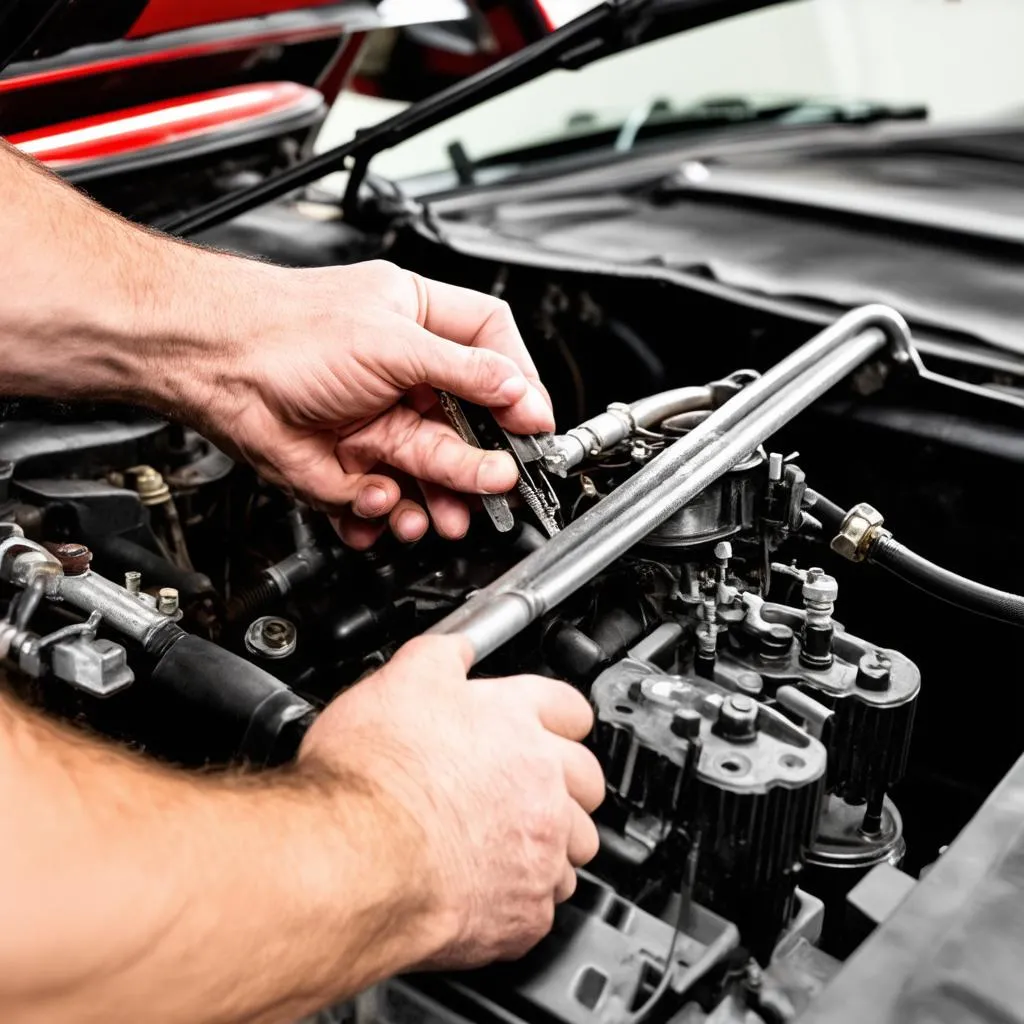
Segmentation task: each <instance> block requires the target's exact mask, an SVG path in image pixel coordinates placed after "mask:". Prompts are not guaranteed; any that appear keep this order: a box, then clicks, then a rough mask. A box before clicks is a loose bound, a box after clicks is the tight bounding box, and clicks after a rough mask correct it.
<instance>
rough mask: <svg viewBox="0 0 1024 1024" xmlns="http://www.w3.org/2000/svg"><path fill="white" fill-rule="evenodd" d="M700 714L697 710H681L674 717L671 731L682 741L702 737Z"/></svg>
mask: <svg viewBox="0 0 1024 1024" xmlns="http://www.w3.org/2000/svg"><path fill="white" fill-rule="evenodd" d="M700 723H701V715H700V712H699V711H697V710H696V709H695V708H680V709H679V710H678V711H676V713H675V714H674V715H673V716H672V725H671V729H672V732H673V734H674V735H676V736H678V737H679V738H680V739H684V740H692V739H696V738H697V737H698V736H699V735H700Z"/></svg>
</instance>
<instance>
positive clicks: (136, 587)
mask: <svg viewBox="0 0 1024 1024" xmlns="http://www.w3.org/2000/svg"><path fill="white" fill-rule="evenodd" d="M124 589H125V590H127V591H128V593H129V594H138V593H139V591H141V590H142V573H141V572H134V571H132V572H126V573H125V574H124Z"/></svg>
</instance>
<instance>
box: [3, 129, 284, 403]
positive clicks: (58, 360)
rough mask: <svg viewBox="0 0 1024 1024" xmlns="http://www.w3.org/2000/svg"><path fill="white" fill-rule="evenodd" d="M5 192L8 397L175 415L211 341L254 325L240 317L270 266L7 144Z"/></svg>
mask: <svg viewBox="0 0 1024 1024" xmlns="http://www.w3.org/2000/svg"><path fill="white" fill-rule="evenodd" d="M0 194H2V199H0V234H2V237H3V238H4V239H5V241H6V248H5V253H4V260H3V270H2V272H0V282H2V287H0V359H2V361H3V365H4V373H3V375H2V376H0V393H2V394H8V395H22V396H44V397H53V398H96V399H109V398H117V399H119V400H122V401H134V402H137V403H139V404H143V405H149V406H154V407H156V408H158V409H160V410H161V411H168V410H169V409H170V408H171V407H172V406H174V405H176V404H177V403H178V402H179V400H180V399H181V397H182V396H181V395H180V394H179V392H180V391H181V388H182V386H183V385H182V382H183V381H188V382H189V383H188V386H189V388H190V389H191V388H198V387H199V386H200V382H201V381H200V378H201V376H202V375H199V374H196V373H194V372H191V368H192V367H194V366H195V364H196V363H197V361H198V360H200V359H201V357H202V352H203V351H204V350H205V349H207V348H208V347H209V346H210V342H211V339H216V340H217V342H218V343H220V344H222V343H223V342H224V340H225V339H227V338H229V337H230V336H231V334H232V330H236V331H245V330H246V325H245V324H244V323H241V322H239V321H240V319H241V316H242V314H244V313H247V312H248V311H250V310H251V309H252V307H253V305H254V301H255V299H256V298H257V297H258V296H259V295H260V293H261V288H262V275H265V274H267V273H269V272H271V268H269V267H265V266H263V265H261V264H259V263H256V262H253V261H249V260H242V259H239V258H236V257H232V256H229V255H226V254H223V253H218V252H214V251H210V250H206V249H202V248H199V247H196V246H192V245H187V244H184V243H181V242H177V241H174V240H171V239H168V238H166V237H164V236H160V235H157V234H155V233H153V232H150V231H147V230H144V229H142V228H139V227H137V226H135V225H133V224H130V223H129V222H128V221H125V220H124V219H122V218H120V217H118V216H116V215H114V214H112V213H110V212H109V211H107V210H105V209H103V208H102V207H101V206H99V205H98V204H96V203H94V202H92V201H91V200H89V199H88V198H87V197H86V196H84V195H82V194H81V193H80V192H78V191H77V190H75V189H73V188H71V187H70V186H69V185H67V184H66V183H65V182H63V181H62V180H61V179H60V178H58V177H57V176H56V175H54V174H51V173H50V172H48V171H47V170H45V169H44V168H43V167H42V166H40V165H38V164H36V163H34V162H33V161H31V160H30V159H29V158H27V157H25V156H22V155H21V154H18V153H16V152H15V151H14V150H13V149H11V147H9V146H7V145H6V144H5V143H3V142H2V141H0ZM224 261H231V263H232V264H233V265H234V267H235V268H236V270H237V271H239V272H240V273H235V274H232V275H230V289H231V290H230V292H228V291H226V288H227V285H225V284H224V283H223V281H224V279H225V278H226V277H227V276H228V275H224V274H222V273H218V270H219V269H220V268H222V267H223V264H224ZM250 276H251V278H252V285H251V288H247V287H246V286H247V284H248V278H249V277H250ZM240 290H248V291H249V293H250V294H248V295H243V294H239V292H240ZM262 290H263V291H272V289H262ZM219 291H221V292H224V294H219V293H218V292H219ZM202 383H203V384H204V385H205V386H207V387H209V386H215V385H216V382H215V381H208V380H202ZM188 398H189V400H190V402H191V403H193V404H195V405H201V404H202V402H203V401H204V397H203V396H202V395H198V394H193V393H190V394H189V396H188Z"/></svg>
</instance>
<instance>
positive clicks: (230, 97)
mask: <svg viewBox="0 0 1024 1024" xmlns="http://www.w3.org/2000/svg"><path fill="white" fill-rule="evenodd" d="M323 106H324V101H323V97H322V96H321V95H320V93H319V92H317V90H316V89H311V88H309V87H308V86H304V85H297V84H296V83H294V82H260V83H257V84H254V85H242V86H237V87H235V88H232V89H220V90H217V91H215V92H209V93H202V94H200V95H197V96H185V97H182V98H181V99H178V100H175V101H166V102H162V103H151V104H148V105H145V106H141V107H133V108H131V109H129V110H124V111H120V112H119V113H117V114H115V115H111V114H101V115H98V116H95V117H86V118H81V119H80V120H77V121H69V122H67V123H65V124H60V125H54V126H53V127H52V128H40V129H37V130H36V131H32V132H24V133H22V134H20V135H12V136H11V137H10V139H9V140H8V141H9V142H11V143H12V144H13V145H15V146H17V147H18V148H19V149H21V150H22V151H23V152H26V153H30V154H31V155H32V156H34V157H36V159H38V160H41V161H42V162H43V163H46V164H48V165H49V166H51V167H54V168H57V169H61V170H63V169H67V168H72V167H77V166H80V165H82V164H96V163H101V162H104V161H110V160H112V159H115V158H123V157H126V156H139V155H142V154H145V153H153V152H155V151H157V150H160V149H165V148H166V147H168V146H171V145H174V144H176V143H181V142H185V141H188V140H192V139H195V138H196V137H198V136H202V137H203V138H206V139H210V138H213V137H216V135H217V134H218V133H219V134H221V135H223V134H226V133H227V132H235V131H238V130H241V129H252V128H254V127H256V126H258V125H261V124H262V125H267V126H276V125H279V124H280V123H281V122H282V119H283V118H284V117H288V118H293V117H302V116H307V117H312V116H314V115H316V114H318V113H320V112H321V111H322V109H323Z"/></svg>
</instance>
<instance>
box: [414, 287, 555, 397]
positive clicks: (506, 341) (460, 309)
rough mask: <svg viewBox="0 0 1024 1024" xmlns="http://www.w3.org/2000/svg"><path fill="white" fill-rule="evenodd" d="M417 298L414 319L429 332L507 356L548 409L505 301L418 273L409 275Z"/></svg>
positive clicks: (534, 371) (524, 345) (528, 356)
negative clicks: (540, 396) (413, 283)
mask: <svg viewBox="0 0 1024 1024" xmlns="http://www.w3.org/2000/svg"><path fill="white" fill-rule="evenodd" d="M412 278H413V281H414V282H415V284H416V291H417V294H418V299H419V313H418V317H417V319H418V320H419V322H420V324H421V326H423V327H425V328H426V329H427V330H428V331H430V332H431V334H436V335H438V336H439V337H441V338H448V339H449V340H450V341H454V342H457V343H458V344H460V345H471V346H474V347H476V348H488V349H490V350H491V351H492V352H499V353H500V354H501V355H503V356H508V358H509V359H511V360H513V362H515V364H516V365H517V366H518V367H519V368H520V369H521V370H522V371H523V374H524V376H525V377H526V379H527V380H529V381H530V382H531V383H533V384H535V385H536V386H537V390H538V391H539V392H540V393H541V395H542V396H543V397H544V399H545V401H546V402H547V405H548V408H550V407H551V399H550V398H549V397H548V393H547V390H546V389H545V388H544V386H543V384H541V381H540V374H538V373H537V366H536V364H535V363H534V361H533V358H532V357H531V356H530V352H529V350H528V349H527V347H526V342H524V341H523V336H522V335H521V334H520V333H519V328H518V327H517V326H516V321H515V317H513V316H512V310H511V309H510V308H509V305H508V303H507V302H504V301H503V300H502V299H497V298H495V297H494V296H493V295H485V294H484V293H483V292H477V291H473V290H472V289H471V288H460V287H459V286H458V285H454V284H446V283H445V282H444V281H432V280H431V279H430V278H427V277H420V276H419V274H413V275H412Z"/></svg>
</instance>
